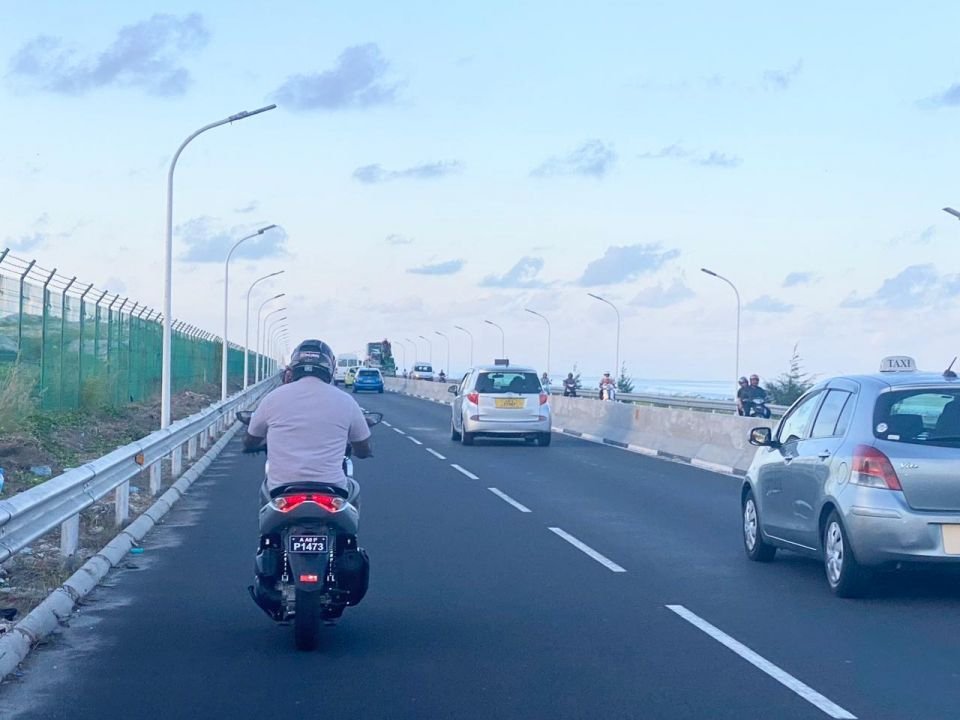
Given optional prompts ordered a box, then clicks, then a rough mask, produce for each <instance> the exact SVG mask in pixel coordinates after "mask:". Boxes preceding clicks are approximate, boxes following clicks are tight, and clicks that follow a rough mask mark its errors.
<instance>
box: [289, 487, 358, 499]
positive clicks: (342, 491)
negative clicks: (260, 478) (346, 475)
mask: <svg viewBox="0 0 960 720" xmlns="http://www.w3.org/2000/svg"><path fill="white" fill-rule="evenodd" d="M293 493H327V494H330V495H336V496H337V497H341V498H343V499H344V500H348V499H349V498H350V492H349V491H348V490H347V489H346V488H342V487H337V486H335V485H325V484H324V483H290V484H289V485H281V486H280V487H276V488H273V489H272V490H271V491H270V498H271V499H273V498H275V497H279V496H280V495H291V494H293Z"/></svg>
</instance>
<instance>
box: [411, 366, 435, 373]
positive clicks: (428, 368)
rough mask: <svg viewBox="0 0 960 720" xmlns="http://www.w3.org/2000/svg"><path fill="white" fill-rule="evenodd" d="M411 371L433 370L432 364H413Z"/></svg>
mask: <svg viewBox="0 0 960 720" xmlns="http://www.w3.org/2000/svg"><path fill="white" fill-rule="evenodd" d="M413 371H414V372H433V366H432V365H414V366H413Z"/></svg>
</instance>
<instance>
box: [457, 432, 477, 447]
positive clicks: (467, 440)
mask: <svg viewBox="0 0 960 720" xmlns="http://www.w3.org/2000/svg"><path fill="white" fill-rule="evenodd" d="M474 437H475V434H474V433H471V432H467V431H463V432H462V433H460V442H462V443H463V444H464V445H473V438H474Z"/></svg>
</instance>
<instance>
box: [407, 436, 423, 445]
mask: <svg viewBox="0 0 960 720" xmlns="http://www.w3.org/2000/svg"><path fill="white" fill-rule="evenodd" d="M407 440H409V441H410V442H412V443H413V444H414V445H423V443H422V442H420V441H419V440H417V439H416V438H415V437H410V436H409V435H407Z"/></svg>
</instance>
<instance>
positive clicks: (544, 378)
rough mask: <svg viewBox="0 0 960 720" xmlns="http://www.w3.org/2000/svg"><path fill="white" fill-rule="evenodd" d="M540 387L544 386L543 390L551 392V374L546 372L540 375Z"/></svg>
mask: <svg viewBox="0 0 960 720" xmlns="http://www.w3.org/2000/svg"><path fill="white" fill-rule="evenodd" d="M540 387H542V388H543V391H544V392H545V393H547V395H549V394H550V376H549V375H547V373H546V372H544V373H543V375H541V376H540Z"/></svg>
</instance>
